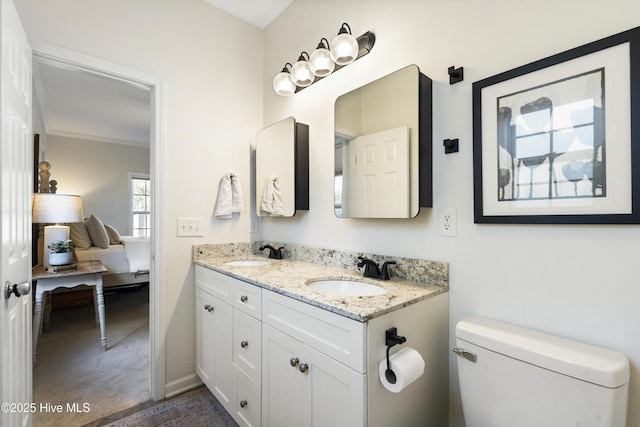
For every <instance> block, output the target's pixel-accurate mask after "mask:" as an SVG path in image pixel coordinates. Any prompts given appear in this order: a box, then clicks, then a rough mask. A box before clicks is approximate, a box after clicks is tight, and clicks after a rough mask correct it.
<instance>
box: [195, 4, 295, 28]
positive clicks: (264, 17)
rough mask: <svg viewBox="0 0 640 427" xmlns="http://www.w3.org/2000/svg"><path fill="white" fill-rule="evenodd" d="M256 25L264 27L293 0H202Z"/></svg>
mask: <svg viewBox="0 0 640 427" xmlns="http://www.w3.org/2000/svg"><path fill="white" fill-rule="evenodd" d="M204 1H206V2H207V3H209V4H212V5H214V6H215V7H217V8H219V9H222V10H224V11H227V12H229V13H230V14H232V15H234V16H237V17H238V18H240V19H242V20H243V21H247V22H249V23H251V24H253V25H255V26H256V27H259V28H265V27H266V26H267V25H269V24H270V23H271V21H273V20H274V19H275V18H276V17H277V16H278V15H280V13H282V11H283V10H285V9H286V8H287V6H289V5H290V4H291V3H292V2H293V0H204Z"/></svg>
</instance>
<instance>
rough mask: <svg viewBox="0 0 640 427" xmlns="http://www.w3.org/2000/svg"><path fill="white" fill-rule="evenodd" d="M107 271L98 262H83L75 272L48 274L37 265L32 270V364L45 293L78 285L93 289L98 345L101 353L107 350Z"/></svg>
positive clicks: (40, 326)
mask: <svg viewBox="0 0 640 427" xmlns="http://www.w3.org/2000/svg"><path fill="white" fill-rule="evenodd" d="M106 271H107V269H106V268H105V266H104V265H102V263H101V262H100V261H83V262H79V263H78V268H77V269H75V270H69V271H63V272H60V273H48V272H46V271H45V269H44V267H43V266H41V265H37V266H35V267H33V270H32V280H33V281H35V282H36V294H35V306H34V309H33V363H35V362H36V348H37V345H38V337H39V335H40V333H41V331H42V320H43V313H42V311H43V305H44V304H43V300H44V295H45V293H47V292H51V291H53V290H54V289H56V288H75V287H76V286H80V285H87V286H93V287H94V296H95V298H94V306H95V310H96V323H98V324H99V325H100V343H101V345H102V351H105V350H106V349H107V337H106V335H105V328H104V296H103V294H102V273H104V272H106Z"/></svg>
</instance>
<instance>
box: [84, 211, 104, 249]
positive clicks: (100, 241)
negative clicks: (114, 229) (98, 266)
mask: <svg viewBox="0 0 640 427" xmlns="http://www.w3.org/2000/svg"><path fill="white" fill-rule="evenodd" d="M84 225H85V226H86V227H87V231H89V236H91V242H92V243H93V246H97V247H99V248H102V249H107V248H108V247H109V233H107V229H106V228H104V224H103V223H102V221H100V218H98V217H97V216H95V215H93V214H92V215H91V216H90V217H89V218H87V219H85V220H84Z"/></svg>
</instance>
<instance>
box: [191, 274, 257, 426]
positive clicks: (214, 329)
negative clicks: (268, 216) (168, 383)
mask: <svg viewBox="0 0 640 427" xmlns="http://www.w3.org/2000/svg"><path fill="white" fill-rule="evenodd" d="M260 294H261V289H260V288H259V287H257V286H253V285H249V284H247V283H245V282H242V281H240V280H237V279H234V278H231V277H229V276H226V275H224V274H221V273H218V272H215V271H212V270H209V269H206V268H204V267H201V266H196V373H197V374H198V376H199V377H200V379H201V380H202V381H203V382H204V383H205V385H206V386H207V388H208V389H209V390H210V391H211V392H212V393H213V395H214V396H215V397H216V399H218V401H219V402H220V403H221V404H222V406H224V408H225V409H226V410H227V411H228V412H229V413H230V414H231V415H232V416H233V418H234V419H235V420H236V422H237V423H238V424H240V425H241V426H246V427H254V426H260V414H261V389H260V382H261V361H262V350H261V348H262V325H261V322H260V318H259V316H260V313H261V309H260V305H261V297H260ZM254 316H257V317H254Z"/></svg>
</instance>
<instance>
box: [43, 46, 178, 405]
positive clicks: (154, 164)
mask: <svg viewBox="0 0 640 427" xmlns="http://www.w3.org/2000/svg"><path fill="white" fill-rule="evenodd" d="M31 47H32V52H33V59H34V61H46V62H48V63H50V64H55V65H56V66H57V67H59V68H61V69H67V70H73V71H82V72H84V73H89V74H92V75H95V76H100V77H103V78H105V79H109V80H112V81H118V82H122V83H125V84H128V85H134V86H137V87H141V88H146V89H147V90H148V91H149V94H150V127H149V130H150V133H149V151H150V163H149V165H150V179H151V182H152V183H153V189H154V191H153V196H152V197H151V200H150V205H151V206H150V233H151V239H150V240H151V249H150V258H151V260H150V270H149V285H150V286H149V364H150V366H149V371H150V375H149V390H150V395H151V398H152V399H153V400H160V399H163V398H164V397H165V377H164V372H165V352H164V328H163V325H164V310H163V307H164V278H163V276H164V275H163V274H162V268H161V266H162V265H163V262H162V261H163V260H162V250H161V248H162V245H163V241H164V233H163V227H162V224H163V222H164V221H163V212H164V200H163V196H162V195H163V194H164V191H163V190H164V180H163V164H164V138H163V129H164V117H163V111H164V81H163V80H162V79H161V78H159V77H157V76H153V75H150V74H147V73H144V72H140V71H138V70H134V69H130V68H128V67H124V66H121V65H118V64H114V63H111V62H107V61H103V60H100V59H97V58H94V57H90V56H87V55H83V54H79V53H77V52H74V51H70V50H67V49H63V48H59V47H56V46H52V45H48V44H45V43H41V42H31ZM107 310H108V308H107ZM108 333H109V326H108V324H107V336H108ZM107 351H108V350H107Z"/></svg>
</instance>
